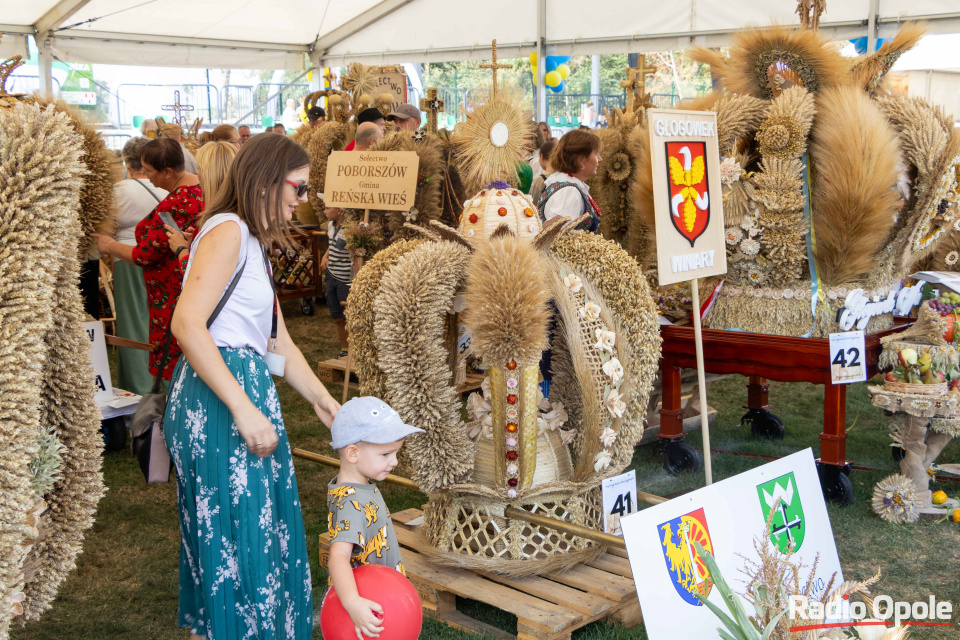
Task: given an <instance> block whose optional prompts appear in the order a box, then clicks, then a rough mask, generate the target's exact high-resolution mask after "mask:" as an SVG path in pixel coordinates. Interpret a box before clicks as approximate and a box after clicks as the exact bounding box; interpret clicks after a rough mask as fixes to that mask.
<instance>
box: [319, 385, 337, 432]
mask: <svg viewBox="0 0 960 640" xmlns="http://www.w3.org/2000/svg"><path fill="white" fill-rule="evenodd" d="M324 390H326V389H324ZM313 410H314V411H315V412H316V414H317V417H318V418H320V422H322V423H323V424H325V425H327V428H330V425H332V424H333V419H334V418H335V417H336V415H337V411H339V410H340V403H339V402H337V401H336V400H334V399H333V396H331V395H330V394H329V393H322V394H318V396H317V398H316V400H314V401H313Z"/></svg>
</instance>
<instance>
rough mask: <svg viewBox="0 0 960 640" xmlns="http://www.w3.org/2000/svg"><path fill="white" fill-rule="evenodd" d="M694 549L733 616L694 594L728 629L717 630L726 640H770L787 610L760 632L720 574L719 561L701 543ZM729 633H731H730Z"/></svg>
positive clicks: (695, 545)
mask: <svg viewBox="0 0 960 640" xmlns="http://www.w3.org/2000/svg"><path fill="white" fill-rule="evenodd" d="M693 545H694V547H695V548H696V550H697V553H699V554H700V557H701V558H702V559H703V563H704V564H705V565H707V571H708V572H709V574H710V575H709V577H708V578H707V580H709V581H710V582H712V583H713V584H714V585H715V586H716V587H717V591H719V592H720V595H721V596H722V597H723V601H724V603H725V604H726V605H727V608H728V609H729V610H730V613H731V614H732V615H733V618H732V619H731V618H730V616H728V615H727V614H725V613H724V612H723V610H722V609H720V607H718V606H717V605H715V604H713V603H712V602H710V601H709V600H707V599H706V598H704V597H703V596H701V595H700V594H699V593H695V594H693V595H694V597H696V598H697V599H698V600H700V602H702V603H703V604H705V605H706V606H707V608H708V609H710V611H712V612H713V613H714V615H716V616H717V617H718V618H720V622H722V623H723V625H724V626H725V627H726V628H727V631H724V630H723V629H719V628H718V629H717V631H719V632H720V635H721V637H723V638H724V640H727V639H728V638H729V640H769V638H770V634H771V633H773V631H774V629H776V628H777V623H778V622H780V618H782V617H783V615H784V614H785V613H786V610H784V611H781V612H780V613H779V614H778V615H777V616H776V617H775V618H774V619H773V620H771V621H770V623H769V624H768V625H767V628H766V629H763V630H762V631H761V630H760V627H759V625H758V624H757V622H756V620H754V619H753V618H751V617H750V616H749V615H747V610H746V608H745V607H744V606H743V601H742V600H740V598H739V597H738V596H737V594H736V593H734V592H733V589H731V588H730V585H728V584H727V581H726V580H724V578H723V575H722V574H721V573H720V567H718V566H717V561H716V560H715V559H714V557H713V555H711V554H710V553H709V552H708V551H706V550H705V549H704V548H703V545H701V544H700V543H699V542H696V541H695V542H694V543H693ZM728 632H729V633H728Z"/></svg>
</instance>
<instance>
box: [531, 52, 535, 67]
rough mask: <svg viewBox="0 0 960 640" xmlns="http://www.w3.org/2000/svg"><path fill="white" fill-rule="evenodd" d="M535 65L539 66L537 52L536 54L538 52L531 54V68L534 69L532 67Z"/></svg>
mask: <svg viewBox="0 0 960 640" xmlns="http://www.w3.org/2000/svg"><path fill="white" fill-rule="evenodd" d="M535 64H537V52H536V51H534V52H533V53H531V54H530V66H531V67H532V66H533V65H535Z"/></svg>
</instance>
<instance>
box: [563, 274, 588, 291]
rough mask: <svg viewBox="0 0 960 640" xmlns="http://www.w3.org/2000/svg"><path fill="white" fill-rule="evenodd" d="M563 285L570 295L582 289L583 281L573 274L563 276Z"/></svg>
mask: <svg viewBox="0 0 960 640" xmlns="http://www.w3.org/2000/svg"><path fill="white" fill-rule="evenodd" d="M563 284H564V286H565V287H566V288H567V289H569V290H570V293H580V290H581V289H583V280H581V279H580V276H578V275H576V274H574V273H571V274H570V275H567V276H564V277H563Z"/></svg>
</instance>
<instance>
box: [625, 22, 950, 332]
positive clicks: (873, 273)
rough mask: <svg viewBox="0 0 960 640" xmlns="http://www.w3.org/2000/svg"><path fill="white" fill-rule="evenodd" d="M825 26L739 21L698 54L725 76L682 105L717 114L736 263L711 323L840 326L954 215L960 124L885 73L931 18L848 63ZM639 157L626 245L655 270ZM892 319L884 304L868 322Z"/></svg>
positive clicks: (935, 240) (910, 263)
mask: <svg viewBox="0 0 960 640" xmlns="http://www.w3.org/2000/svg"><path fill="white" fill-rule="evenodd" d="M816 22H817V21H816V20H806V21H805V23H804V24H805V26H801V27H799V28H796V29H791V28H789V27H785V26H774V27H768V28H760V29H749V30H745V31H742V32H741V33H740V34H738V35H737V37H736V41H735V43H734V46H733V47H732V48H731V49H730V52H729V55H724V54H722V53H720V52H717V51H710V50H695V51H694V54H693V55H694V57H695V59H697V60H698V61H700V62H703V63H706V64H709V65H710V67H711V70H712V72H713V73H714V74H715V75H716V77H717V78H718V81H719V89H718V90H716V91H714V92H712V93H710V94H709V95H707V96H706V97H704V98H700V99H698V100H695V101H692V102H691V103H690V104H687V105H684V106H682V107H681V108H689V109H709V110H713V111H715V112H716V113H717V124H718V133H719V137H720V154H721V158H722V163H721V171H720V179H721V182H722V184H723V209H724V217H725V224H726V239H727V260H728V264H729V265H730V270H729V272H728V273H727V275H726V277H725V281H726V282H725V285H724V287H723V288H722V289H721V290H720V291H719V295H718V299H717V301H716V304H715V306H714V308H713V310H712V311H711V313H710V315H709V316H708V317H707V320H706V322H707V325H708V326H710V327H712V328H718V329H741V330H746V331H754V332H762V333H775V334H781V335H793V336H800V335H814V336H823V335H826V334H828V333H830V332H832V331H836V330H838V329H837V321H836V316H837V311H838V310H839V309H841V308H843V307H844V306H845V300H846V298H847V296H848V295H849V294H850V293H851V292H853V291H855V290H858V289H861V290H863V294H864V295H865V296H866V297H867V298H870V299H872V298H874V297H876V296H879V297H883V298H886V297H887V296H888V295H889V294H890V292H891V291H892V290H893V289H895V288H896V287H897V286H898V284H899V282H900V280H901V279H902V278H903V276H905V275H907V274H909V273H911V272H912V270H913V269H914V268H915V266H916V263H917V261H918V260H921V259H924V258H925V257H927V256H930V255H934V254H935V253H937V251H938V245H939V244H940V242H941V240H943V239H944V237H945V236H946V234H947V233H948V231H950V230H952V229H953V226H954V225H955V224H958V213H957V202H958V193H957V192H958V182H957V168H958V166H960V132H958V131H957V130H956V129H954V127H953V119H952V118H950V117H947V116H946V115H945V114H944V113H943V111H942V110H941V109H940V108H939V107H935V106H933V105H931V104H929V103H927V102H926V101H925V100H923V99H921V98H909V97H905V96H900V95H895V94H893V93H892V91H891V90H890V89H889V87H888V86H887V83H886V82H885V80H884V78H885V75H886V73H887V71H889V69H890V67H891V66H892V65H893V63H894V62H895V61H896V60H897V59H898V58H899V57H900V56H901V55H902V54H903V53H904V52H906V51H908V50H909V49H910V48H912V47H913V46H914V45H915V44H916V43H917V41H918V40H919V38H920V37H921V35H922V34H923V33H924V29H923V27H922V26H919V25H916V24H907V25H905V26H904V27H902V28H901V30H900V32H899V33H898V34H897V35H896V36H895V37H894V38H891V39H890V40H888V41H887V42H886V43H884V45H883V46H882V47H881V48H880V49H879V50H878V51H877V52H876V53H874V54H872V55H867V56H861V57H860V58H855V59H848V58H844V57H843V56H842V55H841V54H840V52H839V51H838V50H837V48H836V47H835V46H834V43H832V42H831V41H830V40H829V39H827V38H826V37H824V36H823V35H821V34H820V33H819V32H818V31H817V30H816V28H815V26H816ZM646 135H647V131H646V125H644V126H643V136H644V138H646ZM637 165H638V166H637V168H636V171H637V176H636V183H635V185H634V187H633V191H632V196H633V201H634V202H635V209H634V210H633V215H632V218H631V221H630V225H629V229H628V245H629V250H630V253H631V254H632V255H635V256H636V257H637V258H638V260H640V262H641V265H643V266H644V267H652V263H653V261H654V260H655V255H656V253H655V251H652V250H651V247H652V246H654V245H653V240H652V237H653V236H652V233H653V232H652V230H653V228H654V225H653V220H654V217H653V216H654V207H653V185H652V167H651V165H650V153H649V150H648V149H647V150H644V152H643V153H642V154H641V155H640V159H639V162H638V163H637ZM954 244H956V243H954ZM958 255H960V254H950V257H951V259H953V261H954V262H957V261H960V258H957V257H956V256H958ZM891 325H892V316H891V314H889V313H888V314H883V315H880V316H876V317H873V318H872V319H871V320H870V321H869V323H868V324H867V326H866V330H867V331H879V330H882V329H885V328H887V327H889V326H891Z"/></svg>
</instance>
